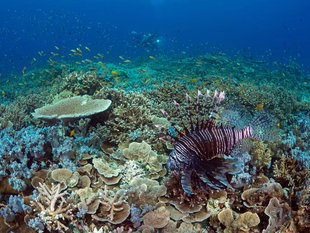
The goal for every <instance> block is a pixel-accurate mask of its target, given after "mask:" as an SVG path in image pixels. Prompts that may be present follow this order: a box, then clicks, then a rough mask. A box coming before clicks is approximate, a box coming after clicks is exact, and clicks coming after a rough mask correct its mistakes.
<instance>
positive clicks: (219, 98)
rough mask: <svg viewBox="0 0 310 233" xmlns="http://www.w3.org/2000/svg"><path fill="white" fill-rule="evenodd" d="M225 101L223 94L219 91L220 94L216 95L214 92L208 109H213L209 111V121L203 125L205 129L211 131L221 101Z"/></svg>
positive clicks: (216, 92)
mask: <svg viewBox="0 0 310 233" xmlns="http://www.w3.org/2000/svg"><path fill="white" fill-rule="evenodd" d="M223 99H225V92H224V91H221V92H220V93H218V91H217V90H215V92H214V95H213V98H212V102H211V105H210V107H211V108H212V107H213V109H212V110H211V111H210V114H209V119H208V120H207V121H206V124H205V127H204V128H205V129H211V128H213V127H214V126H215V121H216V116H217V114H218V110H219V106H220V103H221V102H222V100H223Z"/></svg>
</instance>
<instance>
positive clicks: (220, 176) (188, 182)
mask: <svg viewBox="0 0 310 233" xmlns="http://www.w3.org/2000/svg"><path fill="white" fill-rule="evenodd" d="M224 98H225V92H224V91H222V92H220V93H219V92H217V91H215V93H214V95H213V97H212V96H211V95H210V91H209V90H207V91H206V94H205V95H203V94H202V93H201V92H200V91H199V90H198V93H197V101H196V106H195V108H194V109H192V108H191V97H190V96H189V95H188V94H186V102H187V106H186V112H187V121H184V120H183V116H182V114H181V109H180V105H179V104H178V103H177V102H176V101H174V105H175V107H176V113H177V116H178V118H179V122H180V125H176V124H175V123H174V122H172V121H171V117H170V116H169V114H168V113H167V112H166V111H165V110H162V112H163V114H164V116H165V117H166V118H167V120H168V121H170V123H171V128H170V130H165V129H164V128H163V127H162V126H160V125H157V127H158V128H159V129H160V130H161V132H162V133H163V135H164V136H163V137H162V138H161V139H163V140H166V141H169V142H170V143H172V144H174V149H173V151H172V152H171V153H170V157H169V160H168V163H167V166H168V169H169V170H176V171H179V172H180V173H181V177H182V178H181V183H182V187H183V190H184V191H185V192H187V193H189V194H193V190H192V185H193V186H195V187H196V188H198V189H202V190H206V191H207V189H213V190H216V189H223V188H225V187H230V188H231V185H230V183H229V178H228V177H231V175H234V174H237V173H239V172H240V171H241V166H242V161H240V160H238V159H237V158H234V157H232V156H230V155H231V152H232V150H233V149H235V148H237V147H239V146H238V145H240V144H241V142H242V141H243V140H244V139H245V138H249V137H255V138H261V139H264V140H273V139H275V136H276V134H277V127H276V124H275V122H274V121H273V120H272V118H271V117H270V116H269V115H268V114H267V113H265V112H263V111H260V113H258V114H256V115H255V116H254V118H253V119H252V121H251V123H250V124H248V125H247V126H245V127H242V128H240V129H239V128H238V127H235V126H233V127H232V126H229V125H227V124H226V125H225V124H223V123H222V122H223V121H221V119H219V114H218V111H219V106H220V103H221V101H222V100H224ZM201 100H202V101H201ZM226 117H227V116H226Z"/></svg>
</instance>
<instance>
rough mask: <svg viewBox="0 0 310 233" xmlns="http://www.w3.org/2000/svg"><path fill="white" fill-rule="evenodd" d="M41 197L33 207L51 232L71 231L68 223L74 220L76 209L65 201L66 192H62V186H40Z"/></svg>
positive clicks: (34, 202)
mask: <svg viewBox="0 0 310 233" xmlns="http://www.w3.org/2000/svg"><path fill="white" fill-rule="evenodd" d="M39 185H40V187H39V188H37V190H38V192H39V195H38V197H37V198H35V200H34V201H33V202H31V206H32V207H33V208H34V210H35V211H36V216H37V217H39V218H40V220H41V221H42V223H43V224H44V225H45V226H46V228H47V229H48V230H49V231H59V232H65V231H67V230H68V229H69V227H68V226H67V225H68V222H66V221H72V220H73V219H74V215H73V213H72V211H73V209H74V207H73V206H72V205H71V204H70V203H68V201H67V200H66V199H65V195H67V193H66V192H61V190H60V185H59V184H58V185H55V184H52V186H51V187H48V186H47V185H46V184H42V183H40V184H39Z"/></svg>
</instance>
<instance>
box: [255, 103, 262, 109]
mask: <svg viewBox="0 0 310 233" xmlns="http://www.w3.org/2000/svg"><path fill="white" fill-rule="evenodd" d="M263 108H264V105H263V104H258V105H257V106H256V108H255V109H256V110H261V109H263Z"/></svg>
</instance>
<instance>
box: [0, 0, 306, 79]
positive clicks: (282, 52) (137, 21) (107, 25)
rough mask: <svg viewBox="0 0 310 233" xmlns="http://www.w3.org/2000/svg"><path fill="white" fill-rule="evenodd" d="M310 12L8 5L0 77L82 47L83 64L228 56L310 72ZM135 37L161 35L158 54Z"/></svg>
mask: <svg viewBox="0 0 310 233" xmlns="http://www.w3.org/2000/svg"><path fill="white" fill-rule="evenodd" d="M309 9H310V1H307V0H297V1H291V0H281V1H280V0H251V1H249V0H235V1H231V0H230V1H228V0H221V1H220V0H218V1H215V0H214V1H210V0H191V1H190V0H131V1H128V0H113V1H112V0H111V1H105V0H101V1H100V0H88V1H86V0H85V1H82V0H77V1H73V0H66V1H60V0H59V1H57V0H53V1H52V0H49V1H36V0H28V1H21V0H19V1H17V0H12V1H9V2H3V3H2V6H1V8H0V73H1V74H2V76H1V77H0V78H4V77H5V76H7V75H9V74H11V73H17V74H18V73H21V70H22V69H23V67H27V69H30V68H29V67H36V66H38V67H40V66H42V65H43V66H44V65H47V60H48V58H49V57H50V56H51V52H55V53H59V54H60V55H59V57H58V58H57V59H58V60H60V59H64V60H66V59H70V57H69V56H68V54H69V53H70V50H71V49H75V48H77V47H81V45H82V46H87V47H89V48H90V49H91V51H90V52H89V53H88V54H86V55H85V56H86V58H87V56H89V58H92V56H94V55H96V54H97V53H102V54H103V55H104V56H105V59H106V60H110V61H113V60H117V58H118V57H119V56H120V55H121V56H126V57H128V58H131V59H134V58H135V57H137V56H140V55H146V54H148V55H154V56H155V55H158V54H167V55H174V54H176V55H178V54H183V55H189V56H191V55H194V56H196V55H199V54H201V53H206V52H212V51H213V50H223V51H224V52H226V53H231V54H237V53H239V54H240V53H242V54H245V55H250V56H255V57H259V58H263V59H266V60H269V61H275V60H276V61H279V62H281V61H284V62H287V61H288V60H290V59H296V60H297V62H298V63H300V64H301V65H303V67H304V68H305V69H306V70H307V69H309V67H310V43H309V41H310V31H309V28H310V15H309ZM133 30H134V31H137V32H139V33H149V32H151V33H158V35H159V38H160V42H159V43H158V46H157V48H156V49H155V50H152V51H148V50H146V49H144V48H139V47H136V46H135V42H134V41H133V39H132V36H131V34H130V32H131V31H133ZM54 46H57V47H59V50H57V49H55V47H54ZM39 51H43V52H44V55H42V56H40V55H39V54H38V52H39ZM240 51H241V52H240ZM60 56H63V57H62V58H61V57H60Z"/></svg>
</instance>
